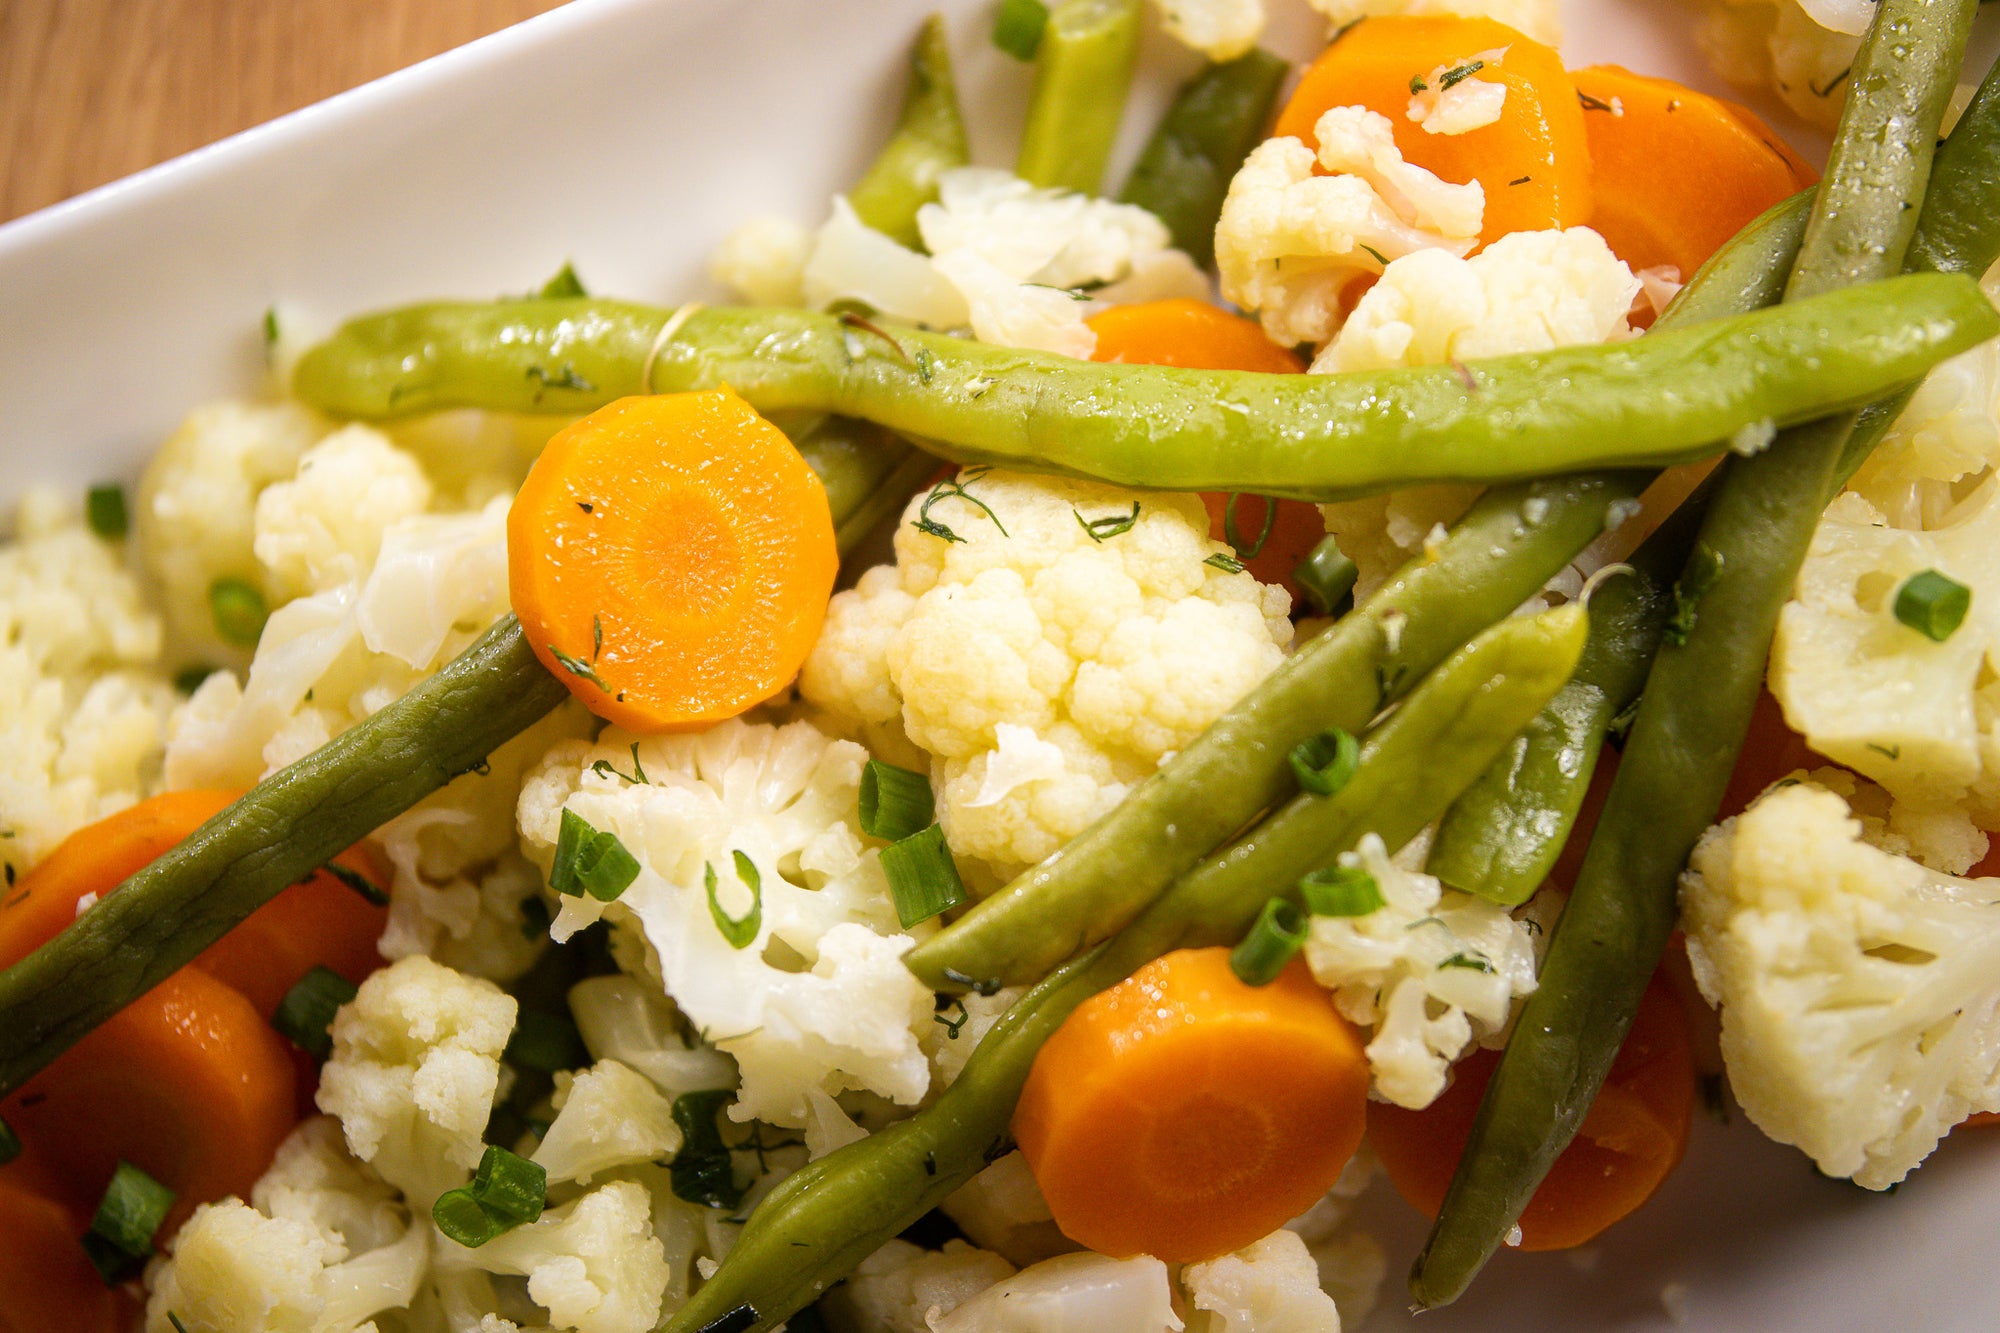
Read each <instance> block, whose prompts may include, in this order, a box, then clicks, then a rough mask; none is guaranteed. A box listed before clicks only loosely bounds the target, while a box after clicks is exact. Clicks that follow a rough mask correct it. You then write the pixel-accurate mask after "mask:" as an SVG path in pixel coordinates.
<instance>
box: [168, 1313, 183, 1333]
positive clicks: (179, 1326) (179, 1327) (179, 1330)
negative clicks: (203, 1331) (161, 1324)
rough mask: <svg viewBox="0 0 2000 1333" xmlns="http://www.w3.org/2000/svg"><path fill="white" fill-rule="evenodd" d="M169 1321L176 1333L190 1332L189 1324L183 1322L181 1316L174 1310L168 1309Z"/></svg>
mask: <svg viewBox="0 0 2000 1333" xmlns="http://www.w3.org/2000/svg"><path fill="white" fill-rule="evenodd" d="M167 1322H168V1323H169V1324H172V1325H173V1326H174V1333H188V1326H187V1325H186V1324H183V1323H182V1322H181V1317H180V1316H179V1315H177V1314H175V1313H174V1312H173V1311H172V1310H169V1311H167Z"/></svg>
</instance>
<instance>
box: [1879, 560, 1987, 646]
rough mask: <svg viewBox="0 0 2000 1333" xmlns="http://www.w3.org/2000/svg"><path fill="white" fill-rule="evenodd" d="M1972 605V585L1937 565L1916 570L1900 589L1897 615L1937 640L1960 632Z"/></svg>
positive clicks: (1898, 590) (1941, 640) (1915, 628)
mask: <svg viewBox="0 0 2000 1333" xmlns="http://www.w3.org/2000/svg"><path fill="white" fill-rule="evenodd" d="M1971 609H1972V589H1970V588H1968V587H1966V586H1965V585H1964V584H1963V583H1960V582H1959V581H1958V580H1956V579H1953V578H1949V577H1947V576H1945V575H1943V574H1940V573H1938V572H1937V571H1936V570H1935V569H1927V570H1925V571H1924V572H1923V573H1921V574H1912V575H1911V576H1910V577H1909V578H1908V579H1906V580H1904V582H1903V586H1902V587H1900V588H1898V589H1896V619H1898V620H1900V621H1902V622H1903V623H1904V624H1905V625H1908V626H1909V627H1910V628H1911V629H1913V630H1915V631H1916V632H1917V633H1919V634H1921V635H1923V636H1924V637H1925V638H1926V639H1930V640H1933V641H1935V642H1937V643H1943V642H1944V641H1945V640H1946V639H1949V638H1950V637H1951V636H1952V635H1953V634H1956V633H1957V632H1958V627H1959V626H1960V625H1962V624H1964V623H1965V613H1966V612H1967V611H1970V610H1971Z"/></svg>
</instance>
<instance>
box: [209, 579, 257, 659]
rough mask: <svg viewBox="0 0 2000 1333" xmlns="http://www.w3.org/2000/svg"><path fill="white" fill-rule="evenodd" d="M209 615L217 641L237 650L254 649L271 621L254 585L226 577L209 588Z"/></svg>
mask: <svg viewBox="0 0 2000 1333" xmlns="http://www.w3.org/2000/svg"><path fill="white" fill-rule="evenodd" d="M208 612H209V617H210V619H211V620H213V621H214V623H215V634H216V637H217V638H219V639H221V640H222V641H223V642H224V643H226V644H230V645H232V646H234V647H237V648H255V647H256V646H257V640H258V639H259V638H261V637H262V636H263V633H264V622H265V621H267V620H269V619H270V618H271V611H270V608H269V607H268V606H267V605H266V604H265V602H264V594H263V593H262V592H260V591H258V589H257V587H256V585H255V584H252V583H249V582H246V581H245V580H243V579H236V578H227V577H225V578H219V579H217V580H216V581H215V582H213V583H211V584H209V585H208Z"/></svg>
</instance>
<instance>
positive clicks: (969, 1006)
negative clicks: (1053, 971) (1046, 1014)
mask: <svg viewBox="0 0 2000 1333" xmlns="http://www.w3.org/2000/svg"><path fill="white" fill-rule="evenodd" d="M1027 993H1028V992H1027V987H1025V986H1007V987H1004V988H1002V989H1000V990H997V991H995V992H994V993H993V994H991V995H980V994H978V993H977V992H973V993H969V994H966V995H963V996H954V997H953V998H952V1001H951V1003H950V1004H949V1005H948V1006H946V1007H945V1008H944V1009H942V1010H940V1011H939V1013H938V1015H937V1020H936V1021H935V1022H934V1023H932V1024H931V1030H930V1031H929V1032H927V1033H925V1034H924V1050H925V1051H926V1052H927V1053H929V1055H930V1057H931V1065H932V1067H933V1068H934V1069H935V1070H936V1081H937V1086H938V1087H940V1088H944V1087H949V1086H951V1084H952V1083H953V1082H954V1081H956V1080H957V1078H958V1076H959V1075H960V1074H961V1073H963V1072H964V1070H965V1062H966V1061H967V1060H970V1059H971V1058H972V1053H973V1052H974V1051H975V1050H977V1049H979V1043H980V1042H982V1041H985V1040H986V1034H987V1033H989V1032H991V1031H992V1030H993V1025H994V1024H995V1023H998V1022H999V1021H1000V1020H1001V1018H1002V1017H1004V1016H1005V1015H1006V1013H1007V1011H1008V1010H1009V1009H1012V1008H1013V1007H1014V1001H1016V1000H1018V999H1020V998H1021V997H1022V996H1023V995H1025V994H1027Z"/></svg>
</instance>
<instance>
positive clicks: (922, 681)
mask: <svg viewBox="0 0 2000 1333" xmlns="http://www.w3.org/2000/svg"><path fill="white" fill-rule="evenodd" d="M1135 506H1136V509H1135ZM1107 514H1119V515H1125V514H1130V515H1133V516H1134V518H1133V524H1132V526H1131V527H1130V528H1129V529H1127V530H1126V531H1123V532H1120V533H1118V534H1116V535H1113V536H1109V537H1105V538H1103V539H1102V540H1098V539H1096V538H1094V537H1093V536H1092V534H1091V533H1090V532H1088V531H1086V530H1085V527H1084V524H1083V522H1082V521H1080V520H1081V519H1082V518H1084V517H1089V518H1096V517H1100V516H1103V515H1107ZM904 517H905V520H906V521H905V522H904V523H903V524H902V525H901V526H900V527H899V528H898V529H897V532H896V559H897V563H896V568H895V569H894V570H893V571H889V572H883V571H876V572H873V573H871V574H870V575H869V576H868V577H867V578H865V579H864V580H863V581H862V583H861V585H860V586H859V587H857V588H856V589H855V590H853V591H851V592H845V593H841V594H839V595H837V596H836V597H835V598H834V599H833V602H832V605H831V606H830V607H829V608H828V612H827V622H826V629H825V630H824V631H823V633H822V635H821V638H820V642H819V643H818V644H817V645H816V646H815V648H814V650H813V653H812V655H811V656H810V657H809V658H808V659H807V661H806V665H805V669H804V671H803V672H802V673H801V674H800V678H799V690H800V692H801V694H803V695H804V696H805V698H806V699H807V700H808V701H810V702H811V703H813V704H815V705H817V706H819V707H821V708H823V709H825V710H826V711H827V712H829V713H832V714H833V715H835V716H836V717H838V718H843V719H846V720H848V721H850V722H851V723H853V724H855V725H857V726H867V725H873V726H876V727H882V726H884V725H886V724H887V722H888V721H889V720H890V719H888V718H886V717H885V712H886V710H887V705H888V704H889V703H891V702H895V703H897V704H898V705H899V707H900V712H901V719H902V722H903V724H904V727H905V729H906V731H907V733H908V737H909V739H910V740H911V741H913V742H915V744H916V745H917V746H919V747H921V748H922V749H923V750H924V751H925V752H926V753H928V754H929V755H931V756H932V758H933V765H932V768H933V778H934V781H935V782H936V785H937V788H938V796H939V802H938V809H939V815H940V818H941V819H942V821H943V823H944V829H945V834H946V836H947V837H948V838H949V839H950V841H951V845H952V849H953V850H954V851H955V852H957V853H959V854H960V855H962V856H967V857H972V858H977V859H978V860H979V861H981V862H984V863H985V864H986V865H987V866H988V867H990V868H991V869H992V870H993V871H994V872H995V873H996V874H999V875H1003V876H1006V875H1012V874H1014V873H1015V872H1017V871H1018V870H1020V869H1022V868H1023V867H1025V866H1027V865H1030V864H1033V863H1034V862H1036V861H1039V860H1041V859H1042V858H1043V857H1045V856H1048V855H1049V854H1050V853H1052V852H1053V851H1055V850H1056V848H1058V847H1060V846H1061V845H1062V844H1063V843H1064V842H1066V841H1068V840H1069V839H1070V838H1072V837H1074V836H1075V835H1076V834H1077V833H1079V832H1081V831H1082V830H1083V828H1084V827H1085V826H1086V825H1088V824H1089V823H1090V822H1091V821H1092V820H1094V819H1096V818H1097V817H1098V815H1100V814H1102V813H1103V812H1104V811H1106V810H1108V809H1110V808H1111V807H1112V806H1113V805H1116V804H1117V803H1118V801H1119V800H1121V799H1122V798H1123V797H1124V795H1125V793H1126V792H1127V791H1128V790H1130V788H1131V786H1132V785H1133V784H1134V783H1136V782H1138V781H1139V780H1140V779H1142V778H1144V777H1145V776H1146V775H1147V774H1149V773H1152V772H1155V771H1156V770H1157V769H1158V768H1159V765H1160V764H1161V762H1162V761H1163V760H1164V759H1165V758H1166V757H1167V756H1168V755H1169V754H1170V753H1172V752H1174V751H1178V750H1180V749H1181V748H1183V747H1184V746H1186V745H1187V744H1188V743H1189V742H1190V741H1192V740H1193V739H1194V738H1195V737H1196V736H1198V735H1200V734H1201V732H1202V731H1203V730H1204V729H1205V728H1206V727H1207V726H1208V724H1209V723H1211V722H1213V721H1214V720H1215V719H1216V717H1217V716H1219V715H1220V714H1221V713H1222V712H1223V711H1224V710H1225V709H1227V708H1228V707H1229V706H1230V705H1232V704H1234V703H1235V702H1236V701H1237V700H1238V699H1239V698H1241V697H1242V696H1243V695H1244V694H1245V693H1247V692H1248V691H1249V690H1250V689H1251V687H1253V686H1254V685H1256V683H1257V682H1258V681H1259V680H1261V679H1262V678H1263V677H1264V676H1265V675H1266V674H1268V673H1269V672H1270V671H1271V670H1272V669H1273V668H1274V667H1276V666H1277V665H1278V663H1279V662H1280V661H1282V660H1283V656H1284V653H1283V645H1284V644H1286V643H1287V642H1288V641H1289V640H1290V637H1291V622H1290V620H1289V619H1288V618H1287V613H1288V611H1289V599H1288V598H1287V596H1286V594H1285V593H1284V591H1283V590H1282V589H1280V588H1275V587H1265V586H1263V585H1261V584H1259V583H1258V582H1257V581H1256V580H1255V579H1254V578H1253V577H1251V576H1250V575H1248V574H1245V573H1230V572H1227V571H1225V570H1222V569H1218V568H1216V567H1215V566H1212V565H1207V564H1204V563H1203V562H1204V561H1205V560H1207V559H1208V558H1209V557H1210V556H1211V555H1214V554H1216V553H1218V552H1220V551H1222V550H1224V549H1225V548H1223V547H1222V546H1221V545H1219V544H1218V543H1215V542H1212V541H1210V540H1209V538H1208V516H1207V512H1206V511H1205V510H1204V509H1203V508H1202V507H1201V502H1200V500H1199V499H1198V498H1197V497H1195V496H1191V495H1173V494H1164V493H1159V492H1146V493H1140V492H1133V491H1126V490H1120V489H1117V488H1113V487H1109V486H1103V485H1099V484H1097V483H1095V482H1086V481H1071V480H1066V479H1061V478H1054V477H1031V476H1023V475H1019V474H1014V473H1005V472H992V471H987V470H984V469H972V470H969V471H967V472H964V473H961V474H960V476H959V478H958V479H957V481H955V482H952V483H949V484H947V485H946V486H943V487H940V488H939V489H938V490H936V491H934V492H933V493H932V494H931V495H930V496H927V497H920V498H919V499H917V500H914V501H912V502H911V507H910V509H909V511H908V512H907V513H906V514H905V515H904ZM920 523H922V524H927V525H929V527H928V529H924V528H920V527H919V526H918V525H919V524H920ZM940 532H948V533H950V534H951V536H950V537H949V538H946V537H943V536H940V535H939V533H940ZM885 683H886V687H887V688H885Z"/></svg>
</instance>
